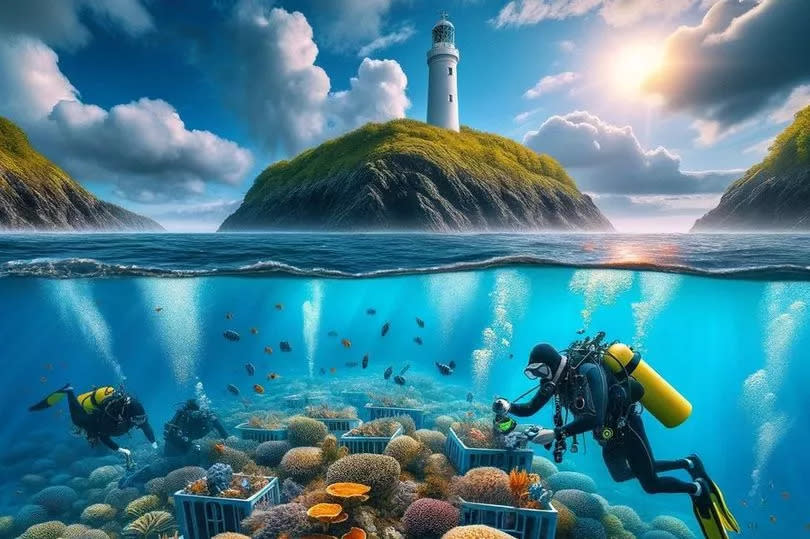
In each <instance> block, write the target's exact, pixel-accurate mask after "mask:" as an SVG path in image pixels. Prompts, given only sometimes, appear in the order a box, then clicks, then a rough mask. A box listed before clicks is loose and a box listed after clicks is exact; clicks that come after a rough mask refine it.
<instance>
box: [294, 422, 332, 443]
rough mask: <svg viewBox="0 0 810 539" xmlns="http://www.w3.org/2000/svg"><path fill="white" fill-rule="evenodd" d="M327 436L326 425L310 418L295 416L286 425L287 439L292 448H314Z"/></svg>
mask: <svg viewBox="0 0 810 539" xmlns="http://www.w3.org/2000/svg"><path fill="white" fill-rule="evenodd" d="M327 434H329V431H328V430H327V428H326V425H324V424H323V423H322V422H320V421H316V420H314V419H312V418H310V417H305V416H295V417H293V418H291V419H290V421H289V423H288V425H287V439H288V441H289V442H290V445H292V446H293V447H303V446H316V445H318V444H319V443H320V442H322V441H323V439H324V438H326V435H327Z"/></svg>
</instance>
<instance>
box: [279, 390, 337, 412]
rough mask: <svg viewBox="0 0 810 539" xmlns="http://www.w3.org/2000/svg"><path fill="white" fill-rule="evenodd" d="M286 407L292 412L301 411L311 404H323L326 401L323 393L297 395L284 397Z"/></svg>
mask: <svg viewBox="0 0 810 539" xmlns="http://www.w3.org/2000/svg"><path fill="white" fill-rule="evenodd" d="M283 400H284V406H285V407H286V408H288V409H290V410H299V409H302V408H305V407H307V406H309V405H310V404H321V403H322V402H324V401H325V400H326V395H324V394H322V393H297V394H295V395H287V396H286V397H284V399H283Z"/></svg>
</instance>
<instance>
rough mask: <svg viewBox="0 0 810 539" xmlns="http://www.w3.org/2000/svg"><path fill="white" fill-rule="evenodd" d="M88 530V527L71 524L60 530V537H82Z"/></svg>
mask: <svg viewBox="0 0 810 539" xmlns="http://www.w3.org/2000/svg"><path fill="white" fill-rule="evenodd" d="M89 529H90V527H89V526H85V525H84V524H71V525H69V526H67V527H66V528H65V529H64V530H62V537H65V538H67V537H82V536H83V535H84V533H85V532H86V531H87V530H89Z"/></svg>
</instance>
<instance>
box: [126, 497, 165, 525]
mask: <svg viewBox="0 0 810 539" xmlns="http://www.w3.org/2000/svg"><path fill="white" fill-rule="evenodd" d="M161 505H162V504H161V502H160V497H159V496H155V495H154V494H147V495H146V496H141V497H140V498H137V499H135V500H132V501H131V502H129V503H128V504H127V507H126V509H124V513H126V515H127V516H128V517H129V518H133V519H134V518H138V517H139V516H141V515H143V514H146V513H148V512H149V511H155V510H156V509H160V506H161Z"/></svg>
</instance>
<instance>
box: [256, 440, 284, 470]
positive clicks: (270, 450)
mask: <svg viewBox="0 0 810 539" xmlns="http://www.w3.org/2000/svg"><path fill="white" fill-rule="evenodd" d="M290 447H291V446H290V444H289V442H287V441H286V440H276V441H270V442H262V443H260V444H259V446H258V447H257V448H256V451H255V452H254V454H253V458H255V459H256V463H257V464H261V465H262V466H278V463H279V462H281V459H282V457H284V453H286V452H287V451H289V450H290Z"/></svg>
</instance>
